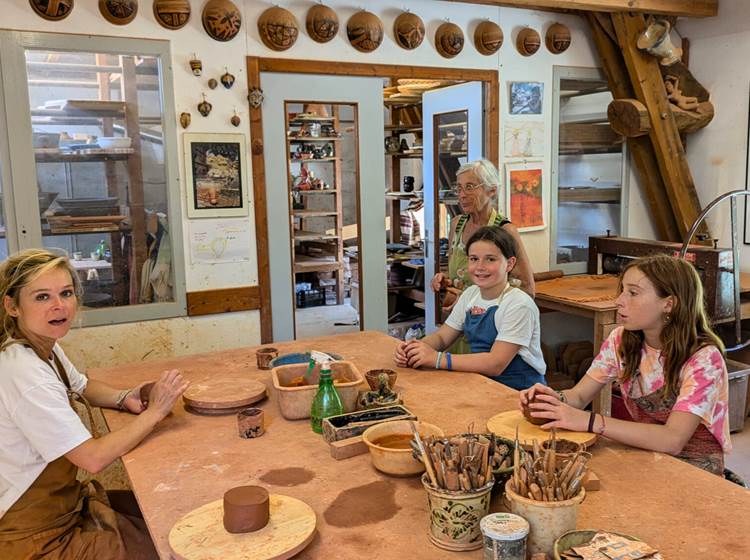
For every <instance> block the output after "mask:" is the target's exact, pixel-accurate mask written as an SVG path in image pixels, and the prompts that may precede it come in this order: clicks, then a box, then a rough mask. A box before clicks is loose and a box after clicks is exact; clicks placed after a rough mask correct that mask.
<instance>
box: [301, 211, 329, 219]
mask: <svg viewBox="0 0 750 560" xmlns="http://www.w3.org/2000/svg"><path fill="white" fill-rule="evenodd" d="M293 214H294V215H295V216H298V217H300V218H325V217H332V216H338V212H336V211H335V210H329V211H327V210H294V211H293Z"/></svg>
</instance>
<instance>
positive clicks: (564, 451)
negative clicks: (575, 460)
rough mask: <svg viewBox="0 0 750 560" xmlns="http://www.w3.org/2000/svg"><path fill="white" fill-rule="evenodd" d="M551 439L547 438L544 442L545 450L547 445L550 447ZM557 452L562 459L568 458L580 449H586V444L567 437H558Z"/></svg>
mask: <svg viewBox="0 0 750 560" xmlns="http://www.w3.org/2000/svg"><path fill="white" fill-rule="evenodd" d="M549 443H550V440H545V441H543V442H542V449H543V450H544V451H546V450H547V447H549ZM556 449H557V453H555V455H556V456H557V457H559V458H561V459H568V458H570V457H572V456H573V455H575V454H576V453H577V452H578V451H586V446H585V445H583V444H582V443H576V442H575V441H570V440H567V439H558V440H557V446H556Z"/></svg>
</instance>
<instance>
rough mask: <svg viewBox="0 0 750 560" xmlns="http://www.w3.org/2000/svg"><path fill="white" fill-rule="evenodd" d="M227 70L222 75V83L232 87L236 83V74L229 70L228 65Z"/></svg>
mask: <svg viewBox="0 0 750 560" xmlns="http://www.w3.org/2000/svg"><path fill="white" fill-rule="evenodd" d="M224 70H225V72H224V73H223V74H222V75H221V78H219V79H220V80H221V84H222V85H223V86H224V87H225V88H227V89H230V88H231V87H232V86H233V85H234V76H233V75H232V74H230V73H229V70H227V68H226V66H225V67H224Z"/></svg>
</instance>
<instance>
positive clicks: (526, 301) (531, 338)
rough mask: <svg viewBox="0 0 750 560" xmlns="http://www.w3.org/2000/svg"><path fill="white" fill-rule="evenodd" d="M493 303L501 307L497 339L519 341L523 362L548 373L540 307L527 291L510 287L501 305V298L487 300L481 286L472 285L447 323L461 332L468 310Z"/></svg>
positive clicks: (497, 317) (542, 372)
mask: <svg viewBox="0 0 750 560" xmlns="http://www.w3.org/2000/svg"><path fill="white" fill-rule="evenodd" d="M493 305H497V306H498V307H497V310H496V311H495V328H496V329H497V337H496V338H495V340H499V341H501V342H509V343H511V344H518V345H519V346H520V348H519V350H518V355H519V356H521V358H522V359H523V361H524V362H526V363H527V364H528V365H529V366H531V367H532V368H534V369H535V370H536V371H538V372H539V373H540V374H542V375H544V373H545V372H546V371H547V365H546V364H545V362H544V357H543V356H542V348H541V344H540V327H539V309H538V308H537V306H536V304H535V303H534V300H533V299H531V297H530V296H529V294H527V293H526V292H524V291H523V290H521V289H518V288H512V289H510V290H508V291H507V292H505V296H503V297H502V299H501V300H500V304H499V305H498V303H497V299H483V298H482V293H481V292H480V290H479V286H476V285H474V286H469V287H468V288H466V289H465V290H464V291H463V293H462V294H461V297H459V298H458V301H457V302H456V305H455V306H454V307H453V310H452V311H451V314H450V315H449V316H448V319H446V321H445V324H446V325H448V326H449V327H451V328H453V329H456V330H457V331H463V330H464V321H465V320H466V311H468V310H469V309H471V308H472V307H478V308H480V309H484V310H486V309H489V308H490V307H492V306H493Z"/></svg>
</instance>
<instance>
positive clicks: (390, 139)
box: [385, 136, 400, 154]
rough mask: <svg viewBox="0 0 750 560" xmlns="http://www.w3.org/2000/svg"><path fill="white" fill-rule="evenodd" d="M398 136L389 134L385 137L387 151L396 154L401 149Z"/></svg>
mask: <svg viewBox="0 0 750 560" xmlns="http://www.w3.org/2000/svg"><path fill="white" fill-rule="evenodd" d="M399 146H400V144H399V141H398V136H387V137H386V139H385V151H386V152H387V153H389V154H395V153H397V152H398V150H399Z"/></svg>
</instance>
